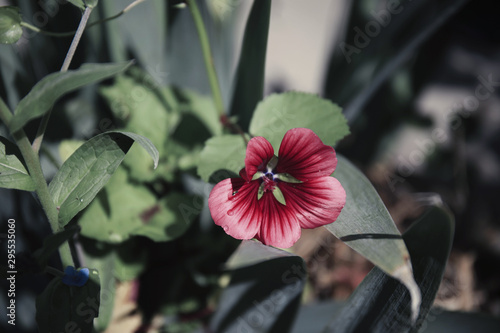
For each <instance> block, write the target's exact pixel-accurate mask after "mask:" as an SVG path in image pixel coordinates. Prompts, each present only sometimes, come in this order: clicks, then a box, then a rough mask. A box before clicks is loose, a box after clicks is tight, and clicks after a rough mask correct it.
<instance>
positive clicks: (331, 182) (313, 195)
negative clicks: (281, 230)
mask: <svg viewBox="0 0 500 333" xmlns="http://www.w3.org/2000/svg"><path fill="white" fill-rule="evenodd" d="M278 186H279V188H280V189H281V192H283V196H284V197H285V200H286V206H287V207H289V208H290V209H291V210H293V211H294V214H295V216H296V218H297V220H298V221H299V223H300V226H301V227H302V228H304V229H312V228H317V227H320V226H322V225H325V224H330V223H332V222H334V221H335V220H336V219H337V217H338V216H339V214H340V211H341V210H342V208H343V207H344V205H345V200H346V194H345V191H344V188H343V187H342V185H340V182H339V181H338V180H337V179H335V178H333V177H321V178H313V179H310V180H309V181H307V182H304V183H300V184H292V183H285V182H280V183H278Z"/></svg>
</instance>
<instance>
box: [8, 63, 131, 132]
mask: <svg viewBox="0 0 500 333" xmlns="http://www.w3.org/2000/svg"><path fill="white" fill-rule="evenodd" d="M131 64H132V62H127V63H121V64H85V65H83V66H82V67H80V68H79V69H76V70H71V71H66V72H57V73H53V74H50V75H48V76H46V77H44V78H43V79H42V80H41V81H40V82H38V83H37V84H36V85H35V86H34V87H33V88H32V89H31V91H30V92H29V93H28V95H26V96H25V97H24V98H23V99H22V100H21V101H20V102H19V104H18V105H17V107H16V110H15V112H14V117H12V120H11V122H10V124H9V127H10V130H11V131H12V132H15V131H18V130H20V129H21V128H22V127H23V126H24V125H25V124H26V123H28V122H29V121H30V120H32V119H35V118H38V117H41V116H43V115H44V114H45V113H46V112H48V111H49V110H50V109H51V108H52V106H53V105H54V103H55V102H56V100H57V99H58V98H60V97H61V96H63V95H64V94H67V93H69V92H71V91H73V90H75V89H77V88H80V87H82V86H85V85H87V84H91V83H96V82H98V81H101V80H103V79H105V78H108V77H111V76H113V75H116V74H118V73H120V72H122V71H124V70H125V69H127V68H128V67H129V66H130V65H131Z"/></svg>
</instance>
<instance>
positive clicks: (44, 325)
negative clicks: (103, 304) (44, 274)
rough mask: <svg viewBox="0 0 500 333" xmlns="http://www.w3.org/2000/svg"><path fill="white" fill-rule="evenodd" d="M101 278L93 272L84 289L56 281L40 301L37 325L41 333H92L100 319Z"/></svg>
mask: <svg viewBox="0 0 500 333" xmlns="http://www.w3.org/2000/svg"><path fill="white" fill-rule="evenodd" d="M99 303H100V284H99V274H98V272H97V271H96V270H95V269H90V278H89V280H88V281H87V283H86V284H85V285H83V286H82V287H76V286H68V285H66V284H64V283H63V282H62V280H61V278H60V277H57V278H54V279H53V280H52V281H51V282H50V283H49V285H48V286H47V287H46V288H45V290H44V291H43V292H42V293H41V294H40V295H39V296H38V297H37V298H36V322H37V325H38V329H39V331H40V332H77V331H81V332H92V330H93V323H94V318H96V317H97V316H99Z"/></svg>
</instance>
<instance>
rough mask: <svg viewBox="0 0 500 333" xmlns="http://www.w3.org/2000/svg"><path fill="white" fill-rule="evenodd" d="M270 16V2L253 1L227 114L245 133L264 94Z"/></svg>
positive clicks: (264, 0)
mask: <svg viewBox="0 0 500 333" xmlns="http://www.w3.org/2000/svg"><path fill="white" fill-rule="evenodd" d="M270 17H271V0H254V2H253V6H252V10H251V11H250V15H249V16H248V19H247V24H246V28H245V35H244V37H243V44H242V47H241V53H240V60H239V63H238V69H237V70H236V76H235V84H234V85H235V86H234V91H233V96H232V101H231V108H230V114H231V115H235V116H238V123H239V125H240V126H241V128H242V129H243V130H244V131H247V130H248V126H249V124H250V119H252V115H253V112H254V110H255V107H256V106H257V103H259V102H260V101H261V100H262V98H263V94H264V71H265V67H266V50H267V35H268V31H269V19H270Z"/></svg>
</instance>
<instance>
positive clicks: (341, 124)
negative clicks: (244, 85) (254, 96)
mask: <svg viewBox="0 0 500 333" xmlns="http://www.w3.org/2000/svg"><path fill="white" fill-rule="evenodd" d="M297 127H305V128H310V129H311V130H313V131H314V132H315V133H316V134H317V135H318V136H319V137H320V138H321V140H323V143H324V144H326V145H329V146H333V145H335V144H336V143H337V142H338V141H339V140H340V139H342V138H343V137H344V136H346V135H347V134H349V127H348V126H347V122H346V119H345V118H344V116H343V115H342V109H341V108H340V107H339V106H338V105H336V104H333V103H332V102H330V101H328V100H326V99H322V98H320V97H318V96H317V95H313V94H308V93H300V92H286V93H283V94H273V95H271V96H269V97H267V98H266V99H264V100H263V101H262V102H260V103H259V105H257V109H256V110H255V113H254V115H253V117H252V121H251V122H250V134H252V135H254V136H263V137H264V138H266V139H267V140H268V141H269V142H270V143H271V144H272V145H273V147H274V151H275V152H276V153H277V152H278V150H279V146H280V144H281V140H282V139H283V136H284V135H285V133H286V132H287V131H288V130H289V129H292V128H297Z"/></svg>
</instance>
